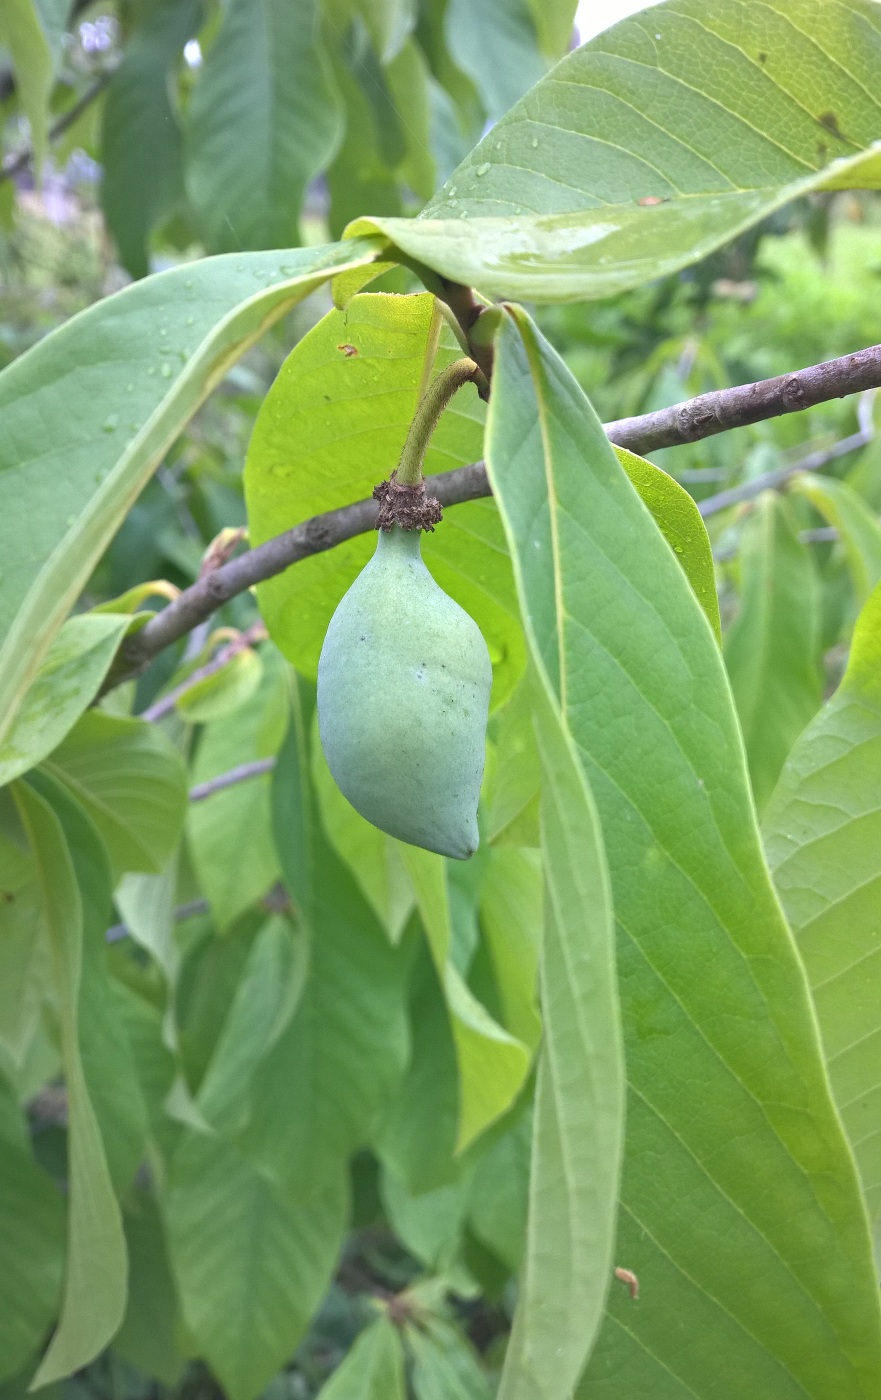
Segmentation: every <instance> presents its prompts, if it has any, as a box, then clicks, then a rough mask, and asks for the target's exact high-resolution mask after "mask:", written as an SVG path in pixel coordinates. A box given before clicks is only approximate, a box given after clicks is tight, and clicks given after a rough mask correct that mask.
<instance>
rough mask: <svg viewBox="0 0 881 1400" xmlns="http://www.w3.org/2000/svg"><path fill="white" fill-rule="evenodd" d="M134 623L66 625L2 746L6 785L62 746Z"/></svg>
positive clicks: (81, 620) (114, 617)
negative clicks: (59, 745) (58, 746)
mask: <svg viewBox="0 0 881 1400" xmlns="http://www.w3.org/2000/svg"><path fill="white" fill-rule="evenodd" d="M130 624H131V618H129V617H124V616H122V615H120V614H118V613H81V614H80V615H79V616H78V617H71V618H69V619H68V620H67V622H65V624H64V626H63V627H62V629H61V631H60V632H59V633H58V635H57V636H56V637H54V638H53V640H52V643H51V645H50V647H49V650H48V652H47V653H46V656H45V659H44V661H43V664H42V665H41V667H40V669H39V671H38V672H37V675H36V678H35V680H34V683H33V685H32V686H31V688H30V690H29V691H28V692H27V695H26V696H25V699H24V703H23V704H22V706H21V709H20V710H19V711H18V713H17V715H16V716H15V719H14V721H13V724H12V727H11V728H10V729H9V730H8V731H7V734H6V738H5V739H4V740H3V741H2V742H0V785H2V784H4V783H9V782H11V781H12V779H13V778H17V777H18V776H19V774H21V773H26V772H27V770H28V769H29V768H33V767H34V765H35V764H37V763H39V762H40V759H41V758H45V757H46V755H47V754H49V753H51V752H52V750H53V749H54V748H55V746H56V745H57V744H60V743H61V740H62V739H63V738H64V736H65V735H66V734H67V733H68V731H69V730H70V729H71V728H72V726H73V725H74V724H75V723H76V721H77V720H78V719H79V717H80V715H81V714H82V713H83V710H84V709H85V708H86V706H87V705H88V704H89V703H90V702H91V701H92V700H93V699H94V697H95V694H96V693H97V690H98V687H99V686H100V684H101V682H102V681H103V679H104V677H105V676H106V674H107V672H108V671H109V669H110V663H111V661H112V660H113V657H114V655H115V653H116V649H117V647H118V646H119V643H120V642H121V641H122V638H123V637H124V636H125V634H126V632H127V631H128V628H129V626H130Z"/></svg>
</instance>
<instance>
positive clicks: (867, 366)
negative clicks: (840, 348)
mask: <svg viewBox="0 0 881 1400" xmlns="http://www.w3.org/2000/svg"><path fill="white" fill-rule="evenodd" d="M879 384H881V345H870V346H868V347H867V349H865V350H857V351H856V352H855V353H854V354H853V355H842V356H841V358H840V359H837V360H825V361H824V362H823V364H820V365H809V366H808V368H807V369H798V370H793V372H792V373H791V374H779V375H777V377H776V378H775V379H760V380H759V381H758V383H756V384H739V385H737V386H736V387H735V388H733V389H716V390H714V391H713V393H711V394H700V395H698V397H697V398H695V399H689V400H688V401H687V402H686V403H678V404H674V405H673V407H672V408H661V409H658V411H657V412H656V413H644V414H643V415H642V416H641V417H639V418H619V419H618V420H617V422H614V423H608V424H607V425H606V432H607V433H608V435H609V438H610V440H611V441H612V442H614V443H616V444H617V446H618V447H627V448H629V449H630V451H631V452H639V453H641V454H642V455H645V453H646V452H657V451H658V449H659V448H661V447H679V446H682V444H683V443H686V442H698V441H699V440H700V439H701V438H707V437H713V436H714V435H715V434H716V433H725V432H728V431H729V430H730V429H731V428H742V427H745V426H746V424H748V423H760V422H761V421H762V420H763V419H765V418H779V417H781V416H782V415H783V414H784V413H799V412H800V411H801V410H802V409H804V408H812V407H813V406H814V405H815V404H818V403H827V402H828V401H829V399H841V398H844V397H845V395H847V394H859V393H861V392H862V391H863V390H864V389H876V388H877V387H878V385H879Z"/></svg>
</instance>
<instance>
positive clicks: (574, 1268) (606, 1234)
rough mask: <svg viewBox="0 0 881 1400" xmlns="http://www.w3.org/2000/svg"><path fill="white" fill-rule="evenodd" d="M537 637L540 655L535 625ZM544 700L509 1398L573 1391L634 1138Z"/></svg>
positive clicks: (576, 784) (575, 819)
mask: <svg viewBox="0 0 881 1400" xmlns="http://www.w3.org/2000/svg"><path fill="white" fill-rule="evenodd" d="M503 407H504V404H503ZM530 632H531V629H530ZM530 645H531V647H532V649H533V655H534V657H535V660H536V662H538V663H539V664H540V659H541V658H542V654H543V653H542V645H541V642H540V641H539V637H538V635H537V633H533V632H531V635H530ZM534 713H535V728H536V737H537V740H538V746H539V752H540V754H541V765H542V787H541V832H542V863H543V868H544V877H545V918H544V936H543V939H542V948H541V1006H542V1026H543V1039H542V1049H541V1054H540V1056H539V1062H538V1082H537V1085H536V1094H535V1115H534V1121H533V1129H532V1166H531V1174H530V1187H529V1212H528V1216H527V1225H526V1248H525V1257H524V1263H523V1269H522V1272H521V1276H520V1288H519V1292H518V1298H517V1311H516V1313H515V1314H514V1327H513V1331H512V1334H511V1341H510V1344H509V1346H508V1351H507V1354H506V1357H505V1368H504V1371H503V1373H502V1383H501V1386H500V1389H499V1400H539V1398H540V1400H566V1398H567V1397H568V1396H569V1395H571V1393H572V1390H573V1388H574V1386H575V1383H576V1381H577V1380H578V1377H579V1376H580V1374H581V1372H582V1370H583V1368H584V1363H585V1361H586V1360H587V1357H588V1356H589V1354H590V1350H591V1347H592V1345H593V1342H594V1339H595V1337H596V1334H597V1331H598V1329H599V1326H600V1322H601V1320H602V1315H603V1306H604V1304H605V1300H606V1294H607V1292H608V1289H609V1282H610V1278H611V1274H612V1268H613V1265H614V1258H613V1251H614V1244H615V1227H616V1207H617V1201H618V1191H619V1186H620V1172H621V1157H622V1150H623V1145H624V1059H623V1054H622V1047H621V1026H620V1021H619V1011H618V997H617V989H616V986H615V948H614V923H613V919H612V902H611V893H610V889H609V875H608V871H607V869H606V863H605V852H604V850H603V843H602V836H601V834H600V829H599V821H598V818H597V813H596V809H595V807H594V804H593V799H592V797H591V795H590V792H589V790H588V787H587V784H586V782H585V778H584V773H583V772H582V769H581V766H580V764H579V762H578V757H577V754H576V752H575V747H574V744H573V742H572V739H571V736H570V735H569V734H568V732H567V730H566V728H565V724H564V721H563V719H562V716H561V714H560V710H559V707H558V698H557V695H556V692H555V690H554V688H553V685H552V682H551V679H550V676H549V675H548V673H547V672H544V673H542V674H537V675H536V679H535V710H534Z"/></svg>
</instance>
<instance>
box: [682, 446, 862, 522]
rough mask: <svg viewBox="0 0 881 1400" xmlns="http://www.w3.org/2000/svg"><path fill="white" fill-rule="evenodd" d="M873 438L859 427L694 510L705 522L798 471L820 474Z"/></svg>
mask: <svg viewBox="0 0 881 1400" xmlns="http://www.w3.org/2000/svg"><path fill="white" fill-rule="evenodd" d="M873 436H874V433H873V432H872V430H871V429H870V428H860V431H859V432H858V433H851V434H850V436H849V437H845V438H841V439H840V441H838V442H835V443H833V444H832V446H831V447H825V448H819V449H818V450H817V451H816V452H806V453H804V455H803V456H801V457H799V458H797V459H796V461H794V462H790V463H788V464H787V465H786V466H784V467H776V468H775V470H774V471H772V472H762V474H761V476H754V477H753V478H752V480H751V481H742V482H741V483H740V485H739V486H729V488H728V490H727V491H717V492H716V494H715V496H705V497H704V499H703V500H702V501H698V503H697V508H698V510H699V511H700V513H701V515H702V516H703V517H704V519H705V520H706V518H707V516H708V515H715V514H716V513H717V512H718V511H720V510H726V509H727V508H728V506H736V505H738V503H739V502H740V501H751V500H752V499H753V497H755V496H759V495H761V493H762V492H763V491H772V490H774V489H775V488H776V487H778V486H782V485H783V483H784V482H785V481H788V480H789V478H790V477H791V476H797V475H798V473H799V472H815V471H819V469H820V467H825V466H827V465H828V463H829V462H834V461H835V459H836V457H844V456H846V455H847V453H848V452H855V451H856V449H857V448H858V447H867V446H868V444H869V443H870V442H871V441H872V438H873Z"/></svg>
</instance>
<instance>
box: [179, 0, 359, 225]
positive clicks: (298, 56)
mask: <svg viewBox="0 0 881 1400" xmlns="http://www.w3.org/2000/svg"><path fill="white" fill-rule="evenodd" d="M317 25H318V7H317V3H316V0H297V3H296V4H295V5H292V4H290V3H289V0H231V3H230V4H229V5H227V6H226V7H225V10H224V12H223V19H222V22H221V25H220V32H219V34H218V35H217V37H216V38H215V40H214V43H213V44H212V46H211V48H210V49H209V51H208V53H207V55H206V58H205V62H204V64H203V67H202V72H201V75H200V77H199V81H198V83H197V85H196V90H195V93H194V94H193V101H192V105H191V108H190V114H189V140H188V160H187V185H188V188H189V192H190V198H191V199H192V202H193V205H194V207H195V210H196V214H197V217H198V220H199V223H200V225H201V227H202V229H203V231H204V234H205V238H206V241H207V243H208V246H209V247H210V248H211V250H212V251H214V252H226V251H228V250H238V249H240V248H279V247H280V248H284V247H288V246H289V245H290V244H292V243H297V242H298V241H299V239H298V228H297V221H298V219H299V215H300V205H301V203H302V200H303V192H304V190H305V188H306V185H307V184H308V182H309V181H310V180H311V179H312V177H313V176H314V175H317V173H318V171H319V170H321V169H323V168H324V166H325V165H326V164H327V162H328V160H329V159H330V157H331V155H332V154H333V151H334V149H335V147H336V145H337V142H338V141H339V138H340V134H341V113H340V109H339V101H338V98H337V96H336V93H335V91H334V88H333V86H332V83H331V80H330V76H329V73H328V68H327V60H326V58H325V56H324V53H323V51H322V49H321V46H320V43H319V41H318V34H317Z"/></svg>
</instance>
